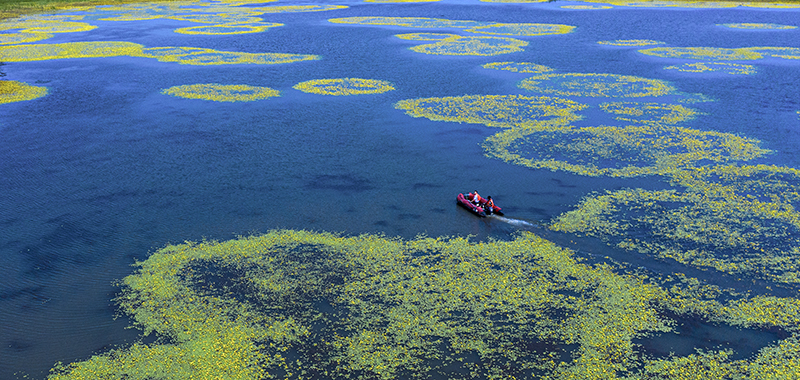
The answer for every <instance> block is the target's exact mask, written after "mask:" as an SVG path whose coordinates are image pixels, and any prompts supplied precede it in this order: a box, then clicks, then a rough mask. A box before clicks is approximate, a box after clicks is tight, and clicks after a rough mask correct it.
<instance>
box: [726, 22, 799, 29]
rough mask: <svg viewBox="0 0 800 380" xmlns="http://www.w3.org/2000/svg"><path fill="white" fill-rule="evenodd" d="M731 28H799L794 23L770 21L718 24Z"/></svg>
mask: <svg viewBox="0 0 800 380" xmlns="http://www.w3.org/2000/svg"><path fill="white" fill-rule="evenodd" d="M717 25H719V26H724V27H726V28H731V29H748V30H787V29H797V27H796V26H793V25H781V24H769V23H734V24H717Z"/></svg>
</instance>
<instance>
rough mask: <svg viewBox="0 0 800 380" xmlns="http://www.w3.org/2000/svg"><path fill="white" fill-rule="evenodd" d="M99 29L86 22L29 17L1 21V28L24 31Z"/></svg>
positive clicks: (54, 31)
mask: <svg viewBox="0 0 800 380" xmlns="http://www.w3.org/2000/svg"><path fill="white" fill-rule="evenodd" d="M94 29H97V26H95V25H91V24H88V23H85V22H76V21H65V20H61V19H48V18H36V17H28V18H22V19H16V20H10V21H3V22H0V30H18V31H19V32H22V33H75V32H87V31H90V30H94Z"/></svg>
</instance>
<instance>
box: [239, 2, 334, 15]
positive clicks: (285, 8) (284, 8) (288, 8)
mask: <svg viewBox="0 0 800 380" xmlns="http://www.w3.org/2000/svg"><path fill="white" fill-rule="evenodd" d="M347 8H349V7H348V6H346V5H330V4H329V5H275V6H270V7H254V8H252V9H253V10H254V11H257V12H259V13H299V12H325V11H336V10H340V9H347Z"/></svg>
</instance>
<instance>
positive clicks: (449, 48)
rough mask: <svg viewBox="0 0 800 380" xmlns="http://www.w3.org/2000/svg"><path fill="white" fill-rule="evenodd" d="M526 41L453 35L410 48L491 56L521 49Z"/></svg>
mask: <svg viewBox="0 0 800 380" xmlns="http://www.w3.org/2000/svg"><path fill="white" fill-rule="evenodd" d="M523 46H528V42H527V41H522V40H518V39H514V38H507V37H461V36H455V37H450V38H446V39H442V40H438V41H436V42H435V43H432V44H423V45H418V46H414V47H412V48H410V50H412V51H415V52H417V53H424V54H434V55H478V56H492V55H500V54H508V53H516V52H519V51H522V47H523Z"/></svg>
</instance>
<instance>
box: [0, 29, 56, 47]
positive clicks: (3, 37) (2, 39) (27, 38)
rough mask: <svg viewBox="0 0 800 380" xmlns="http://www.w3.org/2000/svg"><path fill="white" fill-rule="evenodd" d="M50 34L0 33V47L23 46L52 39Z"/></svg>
mask: <svg viewBox="0 0 800 380" xmlns="http://www.w3.org/2000/svg"><path fill="white" fill-rule="evenodd" d="M52 37H53V35H52V34H50V33H24V32H19V33H0V45H10V44H24V43H29V42H36V41H41V40H46V39H48V38H52Z"/></svg>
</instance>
